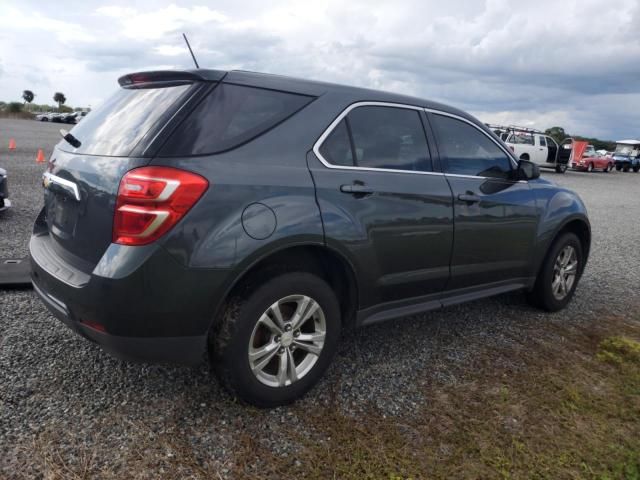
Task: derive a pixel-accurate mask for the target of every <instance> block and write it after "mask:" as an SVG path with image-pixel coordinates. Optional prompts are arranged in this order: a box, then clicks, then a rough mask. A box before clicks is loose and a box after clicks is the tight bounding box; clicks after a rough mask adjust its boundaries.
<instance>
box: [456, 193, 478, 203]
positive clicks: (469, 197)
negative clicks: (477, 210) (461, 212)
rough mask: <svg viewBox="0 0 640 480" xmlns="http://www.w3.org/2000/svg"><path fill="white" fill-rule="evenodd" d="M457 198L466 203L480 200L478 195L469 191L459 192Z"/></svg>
mask: <svg viewBox="0 0 640 480" xmlns="http://www.w3.org/2000/svg"><path fill="white" fill-rule="evenodd" d="M458 200H461V201H463V202H467V203H478V202H479V201H480V197H479V196H477V195H475V194H473V193H470V192H469V193H461V194H460V195H458Z"/></svg>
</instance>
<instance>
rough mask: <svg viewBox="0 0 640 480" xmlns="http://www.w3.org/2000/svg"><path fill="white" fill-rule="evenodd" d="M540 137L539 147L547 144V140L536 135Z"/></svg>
mask: <svg viewBox="0 0 640 480" xmlns="http://www.w3.org/2000/svg"><path fill="white" fill-rule="evenodd" d="M538 138H539V139H540V146H541V147H546V146H547V141H546V140H545V138H544V137H538Z"/></svg>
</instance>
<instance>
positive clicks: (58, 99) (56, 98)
mask: <svg viewBox="0 0 640 480" xmlns="http://www.w3.org/2000/svg"><path fill="white" fill-rule="evenodd" d="M53 101H54V102H56V103H57V104H58V111H60V107H62V104H63V103H64V102H66V101H67V97H65V96H64V93H62V92H56V93H54V94H53Z"/></svg>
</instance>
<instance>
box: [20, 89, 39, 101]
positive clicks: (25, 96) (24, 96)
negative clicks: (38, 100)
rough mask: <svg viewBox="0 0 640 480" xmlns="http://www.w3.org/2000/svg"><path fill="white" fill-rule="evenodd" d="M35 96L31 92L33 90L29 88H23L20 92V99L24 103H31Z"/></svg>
mask: <svg viewBox="0 0 640 480" xmlns="http://www.w3.org/2000/svg"><path fill="white" fill-rule="evenodd" d="M35 97H36V96H35V95H34V94H33V92H32V91H31V90H24V91H23V92H22V99H23V100H24V101H25V103H31V102H33V99H34V98H35Z"/></svg>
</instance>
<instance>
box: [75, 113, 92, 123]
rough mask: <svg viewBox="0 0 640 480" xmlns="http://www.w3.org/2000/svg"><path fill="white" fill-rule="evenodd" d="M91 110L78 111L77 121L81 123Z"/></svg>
mask: <svg viewBox="0 0 640 480" xmlns="http://www.w3.org/2000/svg"><path fill="white" fill-rule="evenodd" d="M88 113H89V112H85V111H80V112H76V116H75V121H76V123H80V121H81V120H82V119H83V118H84V117H86V116H87V114H88Z"/></svg>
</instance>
